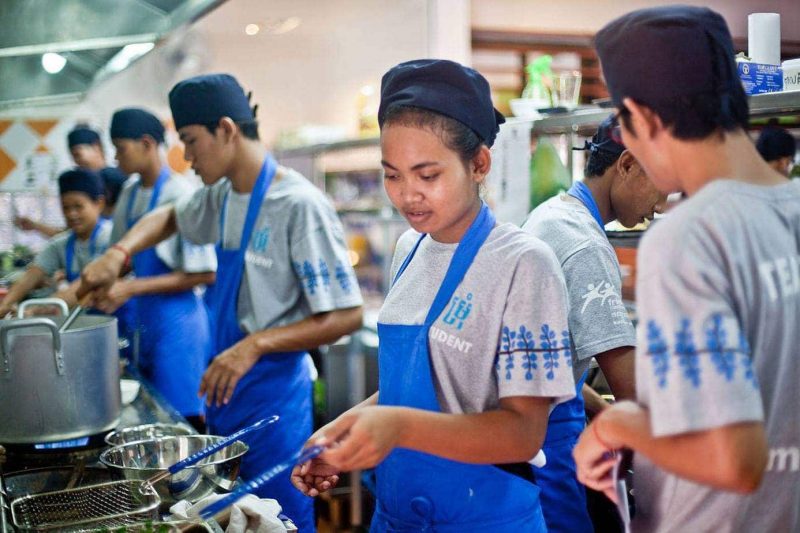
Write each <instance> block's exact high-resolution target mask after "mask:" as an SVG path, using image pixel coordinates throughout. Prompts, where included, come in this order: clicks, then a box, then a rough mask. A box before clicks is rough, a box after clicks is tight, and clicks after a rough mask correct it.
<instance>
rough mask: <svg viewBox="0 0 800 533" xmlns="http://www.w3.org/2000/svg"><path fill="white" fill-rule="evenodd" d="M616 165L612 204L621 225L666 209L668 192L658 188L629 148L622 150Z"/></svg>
mask: <svg viewBox="0 0 800 533" xmlns="http://www.w3.org/2000/svg"><path fill="white" fill-rule="evenodd" d="M614 165H615V171H616V175H615V176H614V180H613V182H612V184H611V193H610V195H611V207H612V209H613V210H614V213H615V214H616V216H617V220H618V221H619V223H620V224H622V225H623V226H625V227H626V228H631V227H633V226H635V225H637V224H640V223H642V222H644V221H645V220H652V219H653V217H654V216H655V213H663V212H664V209H665V208H666V203H667V195H666V194H665V193H662V192H660V191H659V190H658V189H657V188H656V186H655V184H654V183H653V182H652V181H651V180H650V179H649V178H648V177H647V174H646V173H645V171H644V169H643V168H642V166H641V165H640V164H639V162H638V161H637V160H636V159H635V158H634V157H633V155H632V154H631V153H630V152H629V151H627V150H626V151H625V152H623V153H622V155H621V156H620V158H619V159H618V160H617V162H616V163H615V164H614Z"/></svg>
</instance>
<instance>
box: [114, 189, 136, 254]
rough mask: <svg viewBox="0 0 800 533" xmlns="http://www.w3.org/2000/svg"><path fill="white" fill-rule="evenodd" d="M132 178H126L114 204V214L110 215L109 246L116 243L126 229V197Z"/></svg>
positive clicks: (128, 194) (129, 192) (128, 193)
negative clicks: (111, 224) (126, 180)
mask: <svg viewBox="0 0 800 533" xmlns="http://www.w3.org/2000/svg"><path fill="white" fill-rule="evenodd" d="M132 182H133V181H132V180H128V182H127V183H126V185H125V187H124V188H123V189H122V192H121V193H120V194H119V198H118V199H117V204H116V205H115V206H114V214H113V216H112V217H111V221H112V222H113V226H112V227H111V239H109V246H110V245H112V244H116V243H118V242H119V240H120V239H121V238H122V236H123V235H125V233H126V232H127V231H128V222H127V220H126V218H127V213H128V198H129V197H130V194H131V183H132Z"/></svg>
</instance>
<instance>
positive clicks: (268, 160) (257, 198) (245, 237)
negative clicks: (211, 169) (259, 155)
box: [219, 154, 278, 253]
mask: <svg viewBox="0 0 800 533" xmlns="http://www.w3.org/2000/svg"><path fill="white" fill-rule="evenodd" d="M277 170H278V164H277V163H276V162H275V159H274V158H273V157H272V156H271V155H270V154H267V156H266V157H265V158H264V164H263V165H261V172H260V173H259V174H258V179H256V183H255V185H254V186H253V191H252V192H251V193H250V201H249V202H248V204H247V216H246V217H245V220H244V227H243V228H242V236H241V239H240V240H239V252H241V253H244V252H245V251H246V250H247V245H248V244H249V243H250V237H251V236H252V234H253V228H254V227H255V225H256V220H257V219H258V214H259V212H260V211H261V204H262V203H263V201H264V198H265V197H266V196H267V191H268V190H269V187H270V185H272V179H273V178H274V177H275V173H276V171H277ZM229 201H230V191H228V192H227V193H226V194H225V198H223V199H222V209H221V210H220V219H219V244H220V248H221V249H223V250H224V249H225V246H224V242H225V217H226V216H227V213H228V202H229Z"/></svg>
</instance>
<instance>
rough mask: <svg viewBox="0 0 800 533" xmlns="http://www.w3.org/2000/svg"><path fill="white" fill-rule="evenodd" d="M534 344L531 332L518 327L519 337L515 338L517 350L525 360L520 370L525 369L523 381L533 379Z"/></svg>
mask: <svg viewBox="0 0 800 533" xmlns="http://www.w3.org/2000/svg"><path fill="white" fill-rule="evenodd" d="M535 345H536V342H535V341H534V340H533V332H532V331H531V330H529V329H528V328H526V327H525V326H520V327H519V337H517V348H519V349H521V350H522V354H523V355H522V356H523V357H524V358H525V360H524V361H523V362H522V368H524V369H525V379H527V380H528V381H530V380H532V379H533V371H534V370H536V368H537V367H536V354H535V353H534V352H533V349H534V348H535Z"/></svg>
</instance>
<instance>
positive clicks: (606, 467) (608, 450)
mask: <svg viewBox="0 0 800 533" xmlns="http://www.w3.org/2000/svg"><path fill="white" fill-rule="evenodd" d="M627 403H632V402H620V403H617V404H614V405H613V406H611V407H608V408H607V409H605V410H603V411H602V412H601V413H600V414H599V415H597V416H596V417H595V418H594V421H592V423H591V424H589V425H588V426H587V427H586V429H585V430H583V433H581V436H580V439H578V444H576V445H575V449H574V450H573V451H572V455H573V456H574V457H575V467H576V470H577V474H578V481H580V482H581V483H583V484H584V485H586V486H587V487H589V488H591V489H594V490H596V491H598V492H602V493H604V494H605V495H606V496H607V497H608V499H610V500H611V501H613V502H614V503H617V491H616V487H614V481H613V479H612V475H611V471H612V469H613V468H614V467H615V465H616V464H617V461H618V460H619V457H618V454H617V453H616V452H617V451H618V450H620V449H621V448H622V443H620V442H616V441H614V440H613V439H611V438H609V437H608V436H607V434H606V433H607V432H604V431H603V429H602V428H603V427H604V426H603V423H604V421H605V420H606V419H607V418H608V417H612V416H614V415H616V414H617V412H618V411H621V410H624V409H625V407H626V405H625V404H627Z"/></svg>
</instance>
